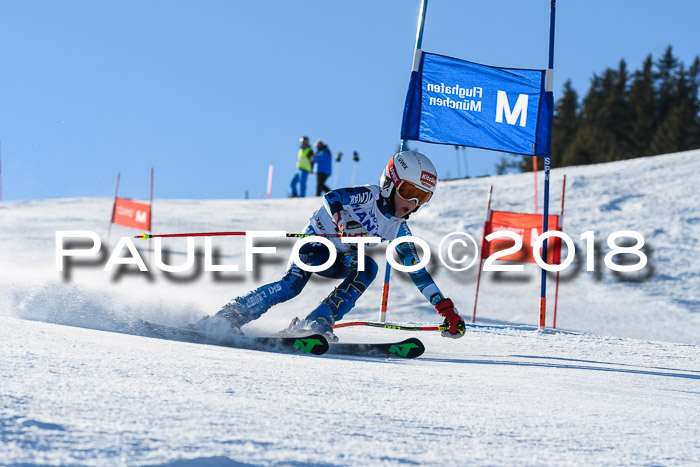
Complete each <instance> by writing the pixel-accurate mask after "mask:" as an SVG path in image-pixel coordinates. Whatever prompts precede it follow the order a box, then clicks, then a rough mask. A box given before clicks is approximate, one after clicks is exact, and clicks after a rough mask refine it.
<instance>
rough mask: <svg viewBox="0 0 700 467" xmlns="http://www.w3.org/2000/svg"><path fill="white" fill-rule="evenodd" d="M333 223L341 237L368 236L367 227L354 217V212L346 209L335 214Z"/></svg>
mask: <svg viewBox="0 0 700 467" xmlns="http://www.w3.org/2000/svg"><path fill="white" fill-rule="evenodd" d="M333 223H334V224H335V227H336V228H337V229H338V232H340V236H341V237H367V236H368V235H369V234H368V233H367V229H365V227H364V226H363V225H362V224H360V223H359V222H358V221H356V220H355V219H353V218H352V214H350V212H349V211H346V210H345V209H342V210H340V211H338V212H336V213H335V214H334V215H333Z"/></svg>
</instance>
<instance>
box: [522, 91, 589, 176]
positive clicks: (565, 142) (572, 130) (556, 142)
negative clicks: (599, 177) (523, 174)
mask: <svg viewBox="0 0 700 467" xmlns="http://www.w3.org/2000/svg"><path fill="white" fill-rule="evenodd" d="M579 126H580V118H579V105H578V94H576V91H575V90H574V88H573V87H571V80H568V81H567V82H566V83H564V94H563V95H562V97H561V99H559V100H558V101H557V103H556V104H555V106H554V121H553V124H552V159H551V166H552V167H561V166H562V165H563V159H564V153H565V152H566V149H567V148H568V147H569V145H571V143H572V142H573V141H574V138H575V137H576V133H577V132H578V129H579ZM530 167H532V165H531V166H530ZM530 170H532V168H530Z"/></svg>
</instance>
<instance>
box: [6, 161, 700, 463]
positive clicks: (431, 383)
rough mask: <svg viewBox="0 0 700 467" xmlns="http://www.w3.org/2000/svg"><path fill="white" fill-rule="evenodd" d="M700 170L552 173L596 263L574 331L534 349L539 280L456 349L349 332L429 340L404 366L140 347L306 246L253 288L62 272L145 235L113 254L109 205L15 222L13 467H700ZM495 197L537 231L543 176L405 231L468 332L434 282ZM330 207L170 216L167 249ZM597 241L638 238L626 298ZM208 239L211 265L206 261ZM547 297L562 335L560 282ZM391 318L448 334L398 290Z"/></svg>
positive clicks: (505, 285)
mask: <svg viewBox="0 0 700 467" xmlns="http://www.w3.org/2000/svg"><path fill="white" fill-rule="evenodd" d="M698 156H700V151H690V152H686V153H679V154H672V155H665V156H657V157H651V158H644V159H636V160H630V161H621V162H616V163H610V164H601V165H595V166H586V167H568V168H564V169H555V170H553V171H552V179H551V180H552V181H551V195H552V199H551V201H550V210H551V212H552V213H559V209H560V208H559V207H560V203H561V198H560V193H561V179H562V175H563V174H564V173H566V174H567V190H566V215H565V218H564V229H563V230H564V231H565V232H566V233H567V234H569V236H570V237H571V238H572V239H573V240H574V242H575V243H576V245H577V251H576V256H577V262H575V263H574V264H575V265H576V264H579V266H578V267H579V270H578V271H577V270H576V269H575V268H576V266H575V265H574V266H572V267H571V268H570V269H569V270H567V271H565V272H563V273H562V279H563V280H562V283H561V284H560V290H559V304H558V307H559V308H558V316H557V327H558V328H559V330H558V331H546V332H538V331H537V330H536V329H535V325H536V322H537V312H538V310H537V308H538V301H539V285H540V282H539V280H540V279H539V276H540V275H539V269H537V268H536V267H532V266H530V265H528V266H527V267H526V269H525V272H524V273H513V274H511V273H502V274H494V273H484V275H483V277H482V284H481V290H480V295H479V307H478V313H477V325H476V326H469V328H468V333H467V335H466V336H465V337H464V338H463V339H460V340H451V339H444V338H441V337H440V336H439V335H437V334H434V333H427V332H423V333H409V332H400V331H388V330H382V329H368V328H361V327H353V328H343V329H341V330H339V331H338V334H339V336H340V337H341V339H343V340H346V341H363V340H364V341H370V340H398V339H403V338H405V337H408V336H417V337H419V338H420V339H421V340H423V342H424V343H425V345H426V349H427V350H426V353H425V354H424V355H423V356H422V357H420V358H418V359H416V360H411V361H404V360H394V359H373V358H362V357H347V356H336V355H326V356H323V357H309V356H301V355H284V354H274V353H267V352H259V351H249V350H240V349H230V348H223V347H216V346H207V345H197V344H187V343H182V342H171V341H165V340H159V339H152V338H145V337H140V336H138V335H133V334H134V333H137V329H136V327H135V326H136V323H137V322H138V320H139V319H147V320H152V321H155V322H161V323H163V324H169V325H175V326H179V325H184V324H186V323H189V322H193V321H195V320H197V319H199V318H200V317H202V316H204V315H206V314H213V313H215V312H216V311H217V310H218V309H219V308H220V306H221V305H222V304H224V303H225V302H226V301H228V300H229V299H230V298H232V297H234V296H236V295H238V294H241V293H243V292H246V291H247V290H249V289H251V288H253V287H256V286H258V285H260V284H263V283H265V282H267V281H272V280H276V279H277V278H279V277H280V276H281V274H282V273H283V271H284V269H285V265H286V262H287V257H288V255H289V252H290V251H291V246H292V241H291V240H285V239H282V240H275V241H267V242H265V241H260V244H265V245H274V246H277V247H278V253H277V254H276V255H269V256H267V257H264V258H263V259H261V260H259V261H258V262H257V264H256V266H257V272H256V273H254V274H246V273H244V272H240V273H222V274H217V275H215V274H213V273H206V272H201V271H200V272H195V273H187V274H180V275H167V274H164V273H162V272H160V271H152V272H151V273H150V274H144V273H140V272H138V271H135V269H134V268H130V269H127V270H125V271H124V272H123V273H121V274H120V273H114V272H112V273H110V272H104V271H102V266H101V265H99V264H97V262H95V261H93V264H82V265H78V266H75V267H70V268H68V272H67V273H64V274H62V273H60V272H57V271H56V268H55V261H56V259H55V248H56V240H55V232H56V231H57V230H91V231H95V232H97V233H98V234H100V235H101V236H102V238H103V241H104V242H105V244H109V245H111V246H112V247H114V246H115V245H116V241H117V239H118V238H119V237H121V236H133V235H136V234H137V233H138V232H135V231H132V230H130V229H125V228H121V227H117V226H115V227H114V228H113V229H112V232H111V236H110V238H109V239H107V222H108V220H109V213H110V212H111V202H112V200H110V199H60V200H45V201H15V202H3V203H0V225H2V227H3V228H2V229H1V230H0V258H2V262H1V263H0V280H1V281H2V284H3V287H2V289H0V340H1V341H2V342H3V344H4V345H3V346H0V465H14V464H31V465H36V464H40V465H45V464H48V465H188V466H199V465H248V464H252V465H397V464H409V465H411V464H419V465H465V464H473V465H494V464H509V465H516V464H517V465H542V464H556V465H559V464H578V465H580V464H662V465H693V464H695V465H698V464H700V444H699V443H698V441H697V440H698V439H700V426H699V425H698V423H697V420H698V419H700V384H699V380H700V357H699V355H700V353H699V352H698V344H699V343H700V295H698V290H700V273H699V272H698V271H699V270H698V267H697V264H698V261H699V260H700V203H699V202H698V201H699V199H698V195H697V193H696V189H697V188H696V187H697V182H696V180H695V177H694V174H696V173H698V171H700V159H699V158H698ZM490 184H493V186H494V194H493V202H492V208H493V209H495V210H506V211H516V212H532V211H533V195H532V193H533V189H532V174H518V175H507V176H501V177H491V178H482V179H472V180H462V181H453V182H443V183H441V184H440V187H439V189H438V192H437V194H436V196H435V198H434V201H433V202H432V203H431V204H430V205H428V206H425V207H424V208H422V209H421V210H420V211H419V212H418V213H416V214H415V215H414V216H412V218H411V220H410V222H409V223H410V225H411V228H412V230H413V233H414V235H417V236H419V237H421V238H424V239H425V240H427V241H428V242H429V243H430V245H431V247H432V250H433V260H432V261H431V269H430V270H431V273H433V275H434V277H435V280H436V282H437V283H438V285H439V286H440V288H441V289H442V290H443V292H444V293H445V294H446V295H448V296H450V297H451V298H452V299H453V300H454V301H455V303H456V304H457V306H458V308H459V309H460V310H461V313H462V315H463V316H464V317H465V318H467V319H468V318H469V317H470V315H471V311H472V308H473V304H474V290H475V286H476V270H475V268H472V269H471V270H469V271H467V272H463V273H453V272H450V271H447V270H445V269H444V268H440V267H438V266H437V264H438V263H437V260H436V258H437V245H438V244H439V242H440V240H441V239H442V237H443V236H444V235H446V234H447V233H449V232H452V231H464V232H467V233H469V234H471V235H472V236H473V237H475V238H477V239H478V238H479V237H480V235H481V229H482V226H483V221H484V216H485V211H486V195H487V192H488V186H489V185H490ZM540 196H541V190H540ZM318 204H319V199H318V198H310V199H303V200H270V201H225V200H221V201H197V200H156V201H155V213H156V214H155V216H156V217H155V218H154V233H168V232H195V231H220V230H268V229H275V230H278V229H279V230H287V231H288V232H295V231H300V230H301V229H302V228H303V226H304V224H305V223H306V221H307V218H308V215H309V214H310V213H311V212H312V211H313V210H314V209H315V208H316V207H317V206H318ZM538 212H540V213H541V212H542V206H541V201H540V206H539V211H538ZM589 230H592V231H595V232H596V239H597V240H598V241H599V242H600V244H601V252H602V254H603V255H604V254H605V253H606V252H607V251H608V249H607V246H606V245H605V239H606V238H607V236H608V235H609V234H611V233H612V232H615V231H619V230H635V231H638V232H640V233H641V234H642V235H643V236H644V238H645V241H646V243H647V249H646V250H645V251H646V252H647V254H649V258H650V261H649V266H648V267H647V268H645V270H643V271H642V272H641V273H636V274H627V275H622V276H620V277H618V276H616V275H615V274H612V272H611V271H610V270H608V269H607V268H605V267H604V265H603V263H602V258H600V261H599V264H598V270H597V271H596V272H586V271H585V257H584V251H583V247H584V243H583V241H582V240H580V239H579V236H580V235H581V234H582V233H583V232H585V231H589ZM200 240H201V239H200ZM200 240H197V241H196V242H195V246H196V248H198V249H203V241H200ZM135 242H136V245H137V246H139V248H144V249H147V243H146V242H141V241H135ZM163 245H164V248H168V249H170V250H174V251H175V254H172V255H170V256H169V258H168V259H167V262H169V263H172V264H179V263H181V262H184V261H185V259H186V255H185V249H186V241H185V240H184V239H177V240H172V241H168V242H166V241H164V242H163ZM214 246H215V248H217V249H219V251H220V253H221V255H222V256H221V257H220V259H219V261H220V262H221V263H222V264H238V265H239V267H240V268H241V270H243V269H244V267H245V260H244V258H245V256H244V242H243V240H242V239H240V238H226V239H223V238H218V239H215V241H214ZM110 252H111V250H110ZM383 255H384V249H383V248H377V249H374V250H373V251H372V256H373V257H374V258H375V260H377V262H378V263H379V264H380V265H381V264H383V263H384V260H383ZM143 256H144V259H146V261H147V262H149V260H148V253H147V252H143ZM104 260H106V257H105V258H103V261H104ZM82 261H84V260H82ZM89 261H92V260H89ZM149 264H152V263H150V262H149ZM381 278H382V274H381V271H380V274H379V277H378V278H377V281H376V283H375V284H373V286H372V287H371V288H370V289H369V290H368V291H367V292H366V294H365V296H364V297H363V298H362V299H361V300H360V301H359V302H358V306H357V308H356V309H355V310H353V312H352V313H351V314H350V315H349V316H348V317H346V321H347V320H356V319H363V320H366V319H370V320H372V319H376V314H377V311H376V310H377V308H378V304H379V301H380V294H381ZM621 279H624V280H621ZM334 284H335V281H332V280H327V279H322V278H313V279H312V280H311V282H310V283H309V285H308V287H307V290H305V291H304V294H303V295H302V296H301V297H298V298H296V299H294V300H292V301H290V302H288V303H287V304H285V305H282V306H279V307H277V308H278V309H273V310H271V311H270V312H269V313H268V314H266V315H265V316H264V317H263V318H261V319H260V320H258V321H256V322H254V323H252V324H250V325H249V326H248V327H247V328H246V330H247V332H248V333H249V334H258V335H264V334H267V333H270V332H272V331H277V330H278V329H281V328H283V327H285V326H286V325H287V324H288V322H289V320H291V318H292V317H294V316H300V315H304V314H306V313H307V312H308V311H309V308H310V307H313V306H315V304H316V303H317V302H318V301H319V300H321V299H322V298H323V297H325V296H326V295H327V293H328V292H329V290H330V289H331V288H332V287H333V286H334ZM548 290H549V293H548V297H549V298H548V318H547V324H548V326H551V322H552V311H553V301H554V298H553V296H554V281H553V280H550V281H549V282H548ZM389 320H391V321H396V322H401V323H431V324H434V323H436V322H437V321H438V320H437V315H436V314H435V312H434V310H433V309H432V307H430V306H429V305H428V304H427V303H426V302H425V300H424V299H423V297H422V296H421V295H420V294H419V293H418V292H417V291H416V289H415V287H414V286H413V285H412V283H411V282H410V280H408V279H407V278H406V277H405V276H404V275H402V274H400V273H397V272H394V274H392V283H391V292H390V299H389ZM114 331H117V332H114Z"/></svg>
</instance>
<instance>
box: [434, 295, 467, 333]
mask: <svg viewBox="0 0 700 467" xmlns="http://www.w3.org/2000/svg"><path fill="white" fill-rule="evenodd" d="M435 309H436V310H437V312H438V314H439V315H440V316H442V317H443V318H445V321H443V323H442V325H441V326H440V327H439V329H440V331H442V336H443V337H451V338H453V339H457V338H460V337H462V336H463V335H464V331H465V330H466V325H465V324H464V320H463V319H462V318H461V317H460V316H459V315H458V314H457V310H456V309H455V305H454V303H452V300H450V299H449V298H443V299H442V300H440V301H439V302H437V303H436V304H435Z"/></svg>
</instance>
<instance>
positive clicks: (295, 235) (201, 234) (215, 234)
mask: <svg viewBox="0 0 700 467" xmlns="http://www.w3.org/2000/svg"><path fill="white" fill-rule="evenodd" d="M245 234H246V232H195V233H176V234H160V235H152V234H147V233H146V232H143V233H142V234H141V235H135V236H134V238H140V239H142V240H148V239H149V238H171V237H223V236H242V235H245ZM339 236H340V234H337V233H332V234H303V233H287V234H285V237H291V238H298V237H339Z"/></svg>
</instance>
